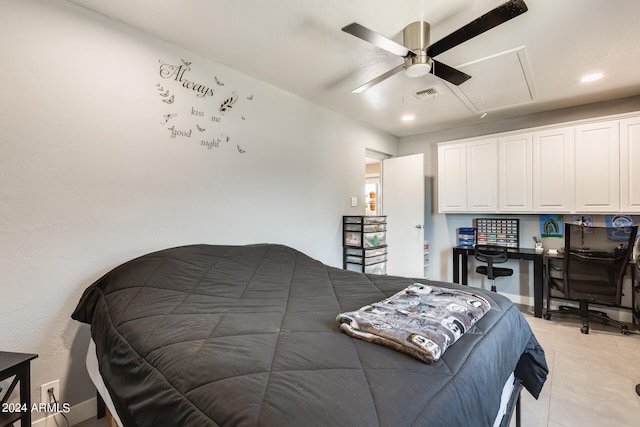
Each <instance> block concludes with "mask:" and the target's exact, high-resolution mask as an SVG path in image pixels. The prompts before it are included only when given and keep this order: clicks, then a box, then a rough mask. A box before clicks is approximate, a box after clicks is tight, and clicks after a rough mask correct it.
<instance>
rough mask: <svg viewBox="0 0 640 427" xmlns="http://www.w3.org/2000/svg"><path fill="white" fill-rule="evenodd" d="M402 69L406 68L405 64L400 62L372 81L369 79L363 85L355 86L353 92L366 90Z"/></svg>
mask: <svg viewBox="0 0 640 427" xmlns="http://www.w3.org/2000/svg"><path fill="white" fill-rule="evenodd" d="M402 70H404V64H400V65H398V66H397V67H395V68H392V69H391V70H389V71H387V72H386V73H384V74H380V75H379V76H378V77H376V78H375V79H373V80H371V81H368V82H367V83H365V84H363V85H362V86H359V87H357V88H355V89H354V90H352V91H351V93H360V92H364V91H365V90H367V89H369V88H370V87H372V86H375V85H377V84H378V83H380V82H381V81H383V80H386V79H388V78H389V77H391V76H393V75H394V74H397V73H399V72H400V71H402Z"/></svg>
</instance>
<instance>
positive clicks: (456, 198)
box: [438, 143, 467, 212]
mask: <svg viewBox="0 0 640 427" xmlns="http://www.w3.org/2000/svg"><path fill="white" fill-rule="evenodd" d="M466 210H467V145H466V143H459V144H442V145H438V211H439V212H465V211H466Z"/></svg>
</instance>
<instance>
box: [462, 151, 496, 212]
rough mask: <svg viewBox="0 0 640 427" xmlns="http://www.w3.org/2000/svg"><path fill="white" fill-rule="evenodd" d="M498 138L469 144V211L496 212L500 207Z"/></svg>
mask: <svg viewBox="0 0 640 427" xmlns="http://www.w3.org/2000/svg"><path fill="white" fill-rule="evenodd" d="M497 170H498V140H497V139H496V138H490V139H483V140H479V141H473V142H470V143H469V144H468V146H467V211H469V212H495V211H496V209H497V208H498V174H497Z"/></svg>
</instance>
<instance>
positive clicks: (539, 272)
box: [453, 246, 544, 317]
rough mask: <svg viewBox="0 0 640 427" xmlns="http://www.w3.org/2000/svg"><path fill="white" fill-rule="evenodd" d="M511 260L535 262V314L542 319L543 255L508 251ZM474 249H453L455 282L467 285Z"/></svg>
mask: <svg viewBox="0 0 640 427" xmlns="http://www.w3.org/2000/svg"><path fill="white" fill-rule="evenodd" d="M507 252H508V253H509V259H519V260H524V261H533V314H534V315H535V317H542V306H543V305H544V303H543V296H542V294H543V290H544V286H543V277H544V268H543V263H542V260H543V253H542V252H536V250H535V249H526V248H525V249H508V250H507ZM473 254H474V251H473V248H463V247H460V246H456V247H454V248H453V281H454V282H455V283H462V284H463V285H467V284H468V283H469V282H468V272H467V269H468V263H469V255H473ZM460 257H462V282H461V281H460Z"/></svg>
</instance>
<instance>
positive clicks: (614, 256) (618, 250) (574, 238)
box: [563, 224, 638, 305]
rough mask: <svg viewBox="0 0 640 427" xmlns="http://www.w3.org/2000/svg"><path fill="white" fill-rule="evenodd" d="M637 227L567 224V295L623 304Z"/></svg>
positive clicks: (564, 269)
mask: <svg viewBox="0 0 640 427" xmlns="http://www.w3.org/2000/svg"><path fill="white" fill-rule="evenodd" d="M637 232H638V227H637V226H628V227H594V226H585V225H576V224H567V225H566V226H565V231H564V233H565V239H564V242H565V254H564V261H563V278H564V294H565V297H566V298H568V299H572V300H587V301H594V302H603V303H609V304H616V305H620V303H621V300H622V285H623V282H624V276H625V274H626V272H627V267H628V266H629V260H630V258H631V252H632V250H633V243H634V239H635V237H636V234H637Z"/></svg>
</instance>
